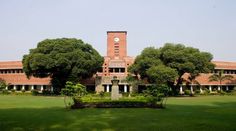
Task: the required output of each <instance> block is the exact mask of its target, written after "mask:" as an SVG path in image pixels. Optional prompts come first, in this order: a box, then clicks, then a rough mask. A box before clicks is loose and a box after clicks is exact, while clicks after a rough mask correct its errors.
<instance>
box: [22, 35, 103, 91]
mask: <svg viewBox="0 0 236 131" xmlns="http://www.w3.org/2000/svg"><path fill="white" fill-rule="evenodd" d="M22 62H23V70H24V72H25V73H26V75H27V76H28V77H30V76H34V77H40V78H44V77H50V78H51V84H52V86H53V87H54V88H55V90H54V91H55V92H59V91H60V90H61V88H64V87H65V83H66V81H72V82H78V81H80V80H81V79H85V78H88V77H91V76H92V75H93V74H94V73H96V72H97V71H98V70H99V69H100V68H101V66H102V64H103V57H101V56H100V54H99V53H98V52H97V51H96V50H95V49H94V48H93V47H92V46H91V45H89V44H87V43H84V42H83V41H82V40H78V39H74V38H60V39H46V40H43V41H41V42H39V43H38V45H37V48H35V49H30V52H29V54H27V55H24V57H23V61H22Z"/></svg>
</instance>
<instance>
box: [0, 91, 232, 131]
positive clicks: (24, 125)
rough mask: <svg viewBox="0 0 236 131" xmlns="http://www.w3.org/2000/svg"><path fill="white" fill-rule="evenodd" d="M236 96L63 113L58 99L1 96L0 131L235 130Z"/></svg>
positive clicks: (182, 98) (178, 98)
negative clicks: (158, 106)
mask: <svg viewBox="0 0 236 131" xmlns="http://www.w3.org/2000/svg"><path fill="white" fill-rule="evenodd" d="M235 123H236V96H199V97H175V98H169V99H168V102H167V109H149V108H138V109H132V108H130V109H118V108H114V109H92V108H91V109H80V110H66V109H65V108H64V104H63V98H61V97H42V96H13V95H6V96H2V95H0V130H1V131H5V130H7V131H8V130H19V131H21V130H39V131H41V130H68V131H72V130H76V131H77V130H94V131H96V130H108V131H109V130H111V131H113V130H141V131H143V130H166V131H171V130H175V131H176V130H187V131H190V130H196V131H199V130H201V131H204V130H205V131H209V130H212V131H215V130H219V131H221V130H232V131H233V130H236V127H235Z"/></svg>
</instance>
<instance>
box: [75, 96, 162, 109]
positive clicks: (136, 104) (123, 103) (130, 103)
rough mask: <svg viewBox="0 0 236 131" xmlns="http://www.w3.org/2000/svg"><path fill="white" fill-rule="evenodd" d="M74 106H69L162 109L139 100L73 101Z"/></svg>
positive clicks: (160, 106)
mask: <svg viewBox="0 0 236 131" xmlns="http://www.w3.org/2000/svg"><path fill="white" fill-rule="evenodd" d="M74 103H75V104H74V105H72V106H71V108H72V109H78V108H91V107H93V108H131V107H132V108H143V107H149V108H162V105H161V104H156V103H155V104H153V103H147V102H146V101H139V100H119V101H112V100H106V101H99V102H83V101H82V100H81V99H78V98H76V99H74Z"/></svg>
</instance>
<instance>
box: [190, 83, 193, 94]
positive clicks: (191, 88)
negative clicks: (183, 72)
mask: <svg viewBox="0 0 236 131" xmlns="http://www.w3.org/2000/svg"><path fill="white" fill-rule="evenodd" d="M190 90H191V93H192V94H193V86H192V85H191V87H190Z"/></svg>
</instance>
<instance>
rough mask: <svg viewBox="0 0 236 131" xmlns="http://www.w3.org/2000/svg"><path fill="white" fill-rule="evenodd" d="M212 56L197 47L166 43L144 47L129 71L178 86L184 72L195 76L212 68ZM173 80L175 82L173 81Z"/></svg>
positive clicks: (143, 77) (142, 77) (154, 80)
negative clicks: (157, 46)
mask: <svg viewBox="0 0 236 131" xmlns="http://www.w3.org/2000/svg"><path fill="white" fill-rule="evenodd" d="M212 58H213V56H212V55H211V54H210V53H207V52H201V51H200V50H199V49H196V48H192V47H186V46H184V45H182V44H171V43H167V44H165V45H164V46H163V47H161V48H154V47H148V48H145V49H144V50H143V51H142V53H141V54H140V55H139V56H137V57H136V59H135V62H134V64H133V65H132V66H130V68H129V72H130V73H132V74H135V75H139V76H140V78H141V79H147V80H148V81H149V82H151V83H152V82H159V83H167V84H169V85H172V87H173V86H174V85H176V86H179V85H180V84H182V81H183V79H182V77H183V75H184V74H185V73H189V74H190V76H192V78H195V77H196V76H198V75H199V74H200V73H208V72H210V71H211V70H212V69H214V64H212V63H211V60H212ZM175 78H177V79H175ZM175 80H176V81H177V83H174V82H175ZM173 89H175V88H173Z"/></svg>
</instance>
